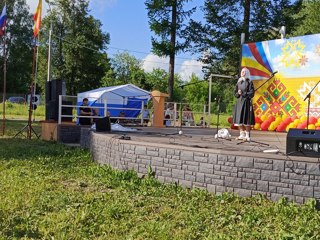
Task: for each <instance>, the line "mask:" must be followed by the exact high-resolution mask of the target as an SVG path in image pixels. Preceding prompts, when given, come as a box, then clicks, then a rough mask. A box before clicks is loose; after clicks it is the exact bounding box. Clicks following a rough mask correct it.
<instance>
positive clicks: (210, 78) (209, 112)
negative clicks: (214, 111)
mask: <svg viewBox="0 0 320 240" xmlns="http://www.w3.org/2000/svg"><path fill="white" fill-rule="evenodd" d="M211 88H212V75H210V77H209V100H208V127H209V128H210V115H211Z"/></svg>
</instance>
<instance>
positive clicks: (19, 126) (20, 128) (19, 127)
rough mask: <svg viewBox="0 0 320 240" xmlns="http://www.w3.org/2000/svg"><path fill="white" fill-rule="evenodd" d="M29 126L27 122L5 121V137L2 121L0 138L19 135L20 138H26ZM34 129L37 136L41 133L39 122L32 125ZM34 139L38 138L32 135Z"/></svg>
mask: <svg viewBox="0 0 320 240" xmlns="http://www.w3.org/2000/svg"><path fill="white" fill-rule="evenodd" d="M27 124H28V121H27V120H8V119H6V121H5V132H4V133H5V136H2V119H1V120H0V126H1V129H0V132H1V133H0V138H1V137H13V136H15V135H17V134H18V135H17V137H19V138H24V137H26V136H27V131H28V128H25V127H26V126H27ZM31 126H32V129H33V130H34V131H35V132H36V134H37V135H40V133H41V126H40V123H39V122H37V121H36V122H32V123H31ZM32 138H36V136H35V134H32Z"/></svg>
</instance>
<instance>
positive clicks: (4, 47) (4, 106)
mask: <svg viewBox="0 0 320 240" xmlns="http://www.w3.org/2000/svg"><path fill="white" fill-rule="evenodd" d="M5 4H6V3H5ZM3 31H4V34H3V96H2V107H3V110H2V136H4V133H5V128H6V91H7V90H6V89H7V56H6V28H4V30H3Z"/></svg>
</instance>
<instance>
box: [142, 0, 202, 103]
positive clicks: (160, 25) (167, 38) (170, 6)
mask: <svg viewBox="0 0 320 240" xmlns="http://www.w3.org/2000/svg"><path fill="white" fill-rule="evenodd" d="M187 2H189V0H179V1H177V0H146V1H145V5H146V8H147V10H148V17H149V24H150V29H151V30H152V31H153V32H154V33H155V35H156V36H157V38H156V37H152V39H151V41H152V50H153V52H154V53H155V54H156V55H157V56H160V57H164V56H169V58H170V60H169V78H168V94H169V101H173V99H174V80H175V79H174V62H175V55H176V54H177V53H179V52H180V51H183V50H185V49H186V48H187V47H188V46H189V44H190V43H189V42H188V41H186V39H187V37H186V35H185V29H186V26H187V19H188V18H190V16H191V15H192V13H193V12H194V11H195V10H196V8H193V9H190V10H184V9H183V7H184V5H185V4H186V3H187Z"/></svg>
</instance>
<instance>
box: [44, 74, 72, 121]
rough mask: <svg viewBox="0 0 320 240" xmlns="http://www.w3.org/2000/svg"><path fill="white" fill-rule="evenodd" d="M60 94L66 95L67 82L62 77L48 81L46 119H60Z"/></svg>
mask: <svg viewBox="0 0 320 240" xmlns="http://www.w3.org/2000/svg"><path fill="white" fill-rule="evenodd" d="M59 95H66V82H65V81H63V80H60V79H54V80H51V81H49V82H46V120H55V121H58V114H59V112H58V110H59ZM70 109H72V108H70ZM71 111H72V110H71Z"/></svg>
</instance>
